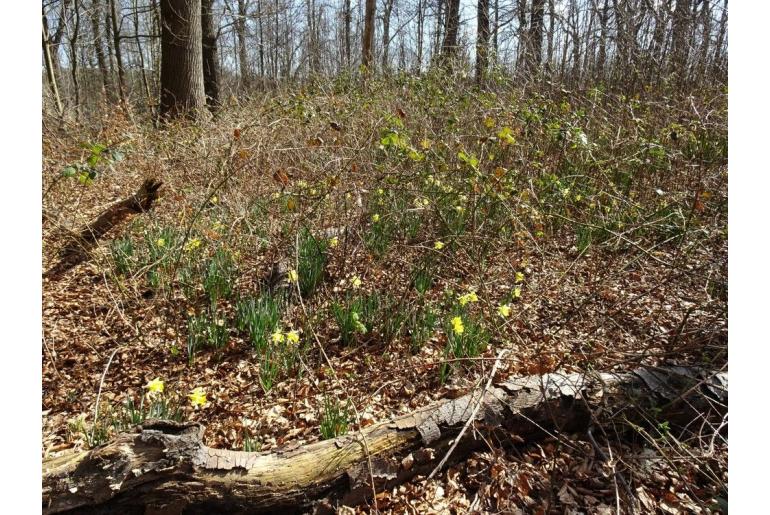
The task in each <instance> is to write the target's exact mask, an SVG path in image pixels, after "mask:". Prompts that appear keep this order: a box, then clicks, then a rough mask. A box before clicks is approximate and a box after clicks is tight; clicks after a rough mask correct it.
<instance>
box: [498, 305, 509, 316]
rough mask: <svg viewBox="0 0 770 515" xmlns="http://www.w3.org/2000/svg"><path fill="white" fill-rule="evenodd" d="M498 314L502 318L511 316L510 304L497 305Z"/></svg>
mask: <svg viewBox="0 0 770 515" xmlns="http://www.w3.org/2000/svg"><path fill="white" fill-rule="evenodd" d="M497 312H498V314H499V315H500V316H501V317H503V318H508V317H509V316H511V305H510V304H501V305H500V306H498V307H497Z"/></svg>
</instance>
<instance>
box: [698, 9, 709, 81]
mask: <svg viewBox="0 0 770 515" xmlns="http://www.w3.org/2000/svg"><path fill="white" fill-rule="evenodd" d="M700 18H701V26H702V28H703V29H702V33H701V34H702V35H701V42H700V45H701V46H700V55H699V56H698V63H697V64H698V68H699V70H700V72H699V73H700V75H701V77H703V76H705V75H706V73H707V72H708V69H709V49H710V45H711V3H710V2H709V0H703V7H701V16H700Z"/></svg>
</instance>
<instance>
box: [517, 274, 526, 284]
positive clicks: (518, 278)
mask: <svg viewBox="0 0 770 515" xmlns="http://www.w3.org/2000/svg"><path fill="white" fill-rule="evenodd" d="M523 280H524V274H523V273H522V272H516V282H517V283H520V282H522V281H523Z"/></svg>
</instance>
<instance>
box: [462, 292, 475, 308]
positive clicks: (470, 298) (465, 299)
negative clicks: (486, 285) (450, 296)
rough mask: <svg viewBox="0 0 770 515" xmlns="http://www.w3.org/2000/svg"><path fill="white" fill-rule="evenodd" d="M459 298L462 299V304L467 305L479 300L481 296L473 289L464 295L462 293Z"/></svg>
mask: <svg viewBox="0 0 770 515" xmlns="http://www.w3.org/2000/svg"><path fill="white" fill-rule="evenodd" d="M458 300H459V301H460V305H461V306H465V305H466V304H468V303H470V302H478V301H479V296H478V295H476V292H475V291H472V292H469V293H466V294H464V295H460V297H459V298H458Z"/></svg>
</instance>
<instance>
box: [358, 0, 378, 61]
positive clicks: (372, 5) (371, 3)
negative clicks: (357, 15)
mask: <svg viewBox="0 0 770 515" xmlns="http://www.w3.org/2000/svg"><path fill="white" fill-rule="evenodd" d="M376 10H377V4H376V0H366V12H365V13H364V41H363V52H362V54H361V64H363V65H364V66H366V67H367V68H369V67H370V66H371V65H372V61H373V60H374V54H373V53H372V47H373V46H374V15H375V11H376Z"/></svg>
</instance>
